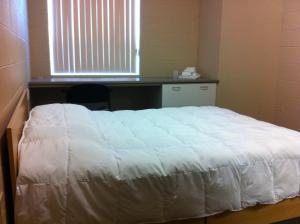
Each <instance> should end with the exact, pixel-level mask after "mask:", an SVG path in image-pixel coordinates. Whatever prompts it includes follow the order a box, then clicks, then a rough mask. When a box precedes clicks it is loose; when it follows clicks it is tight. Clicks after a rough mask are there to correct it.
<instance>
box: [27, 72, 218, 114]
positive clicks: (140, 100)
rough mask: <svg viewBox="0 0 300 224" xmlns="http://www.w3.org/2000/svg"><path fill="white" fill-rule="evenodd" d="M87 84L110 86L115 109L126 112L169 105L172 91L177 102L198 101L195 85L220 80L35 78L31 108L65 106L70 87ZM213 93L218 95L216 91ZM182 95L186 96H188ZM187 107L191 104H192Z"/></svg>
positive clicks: (214, 83)
mask: <svg viewBox="0 0 300 224" xmlns="http://www.w3.org/2000/svg"><path fill="white" fill-rule="evenodd" d="M86 83H97V84H103V85H106V86H108V87H109V88H110V89H111V103H112V109H113V110H123V109H146V108H160V107H161V106H168V105H169V104H168V102H169V99H171V98H172V97H173V95H172V93H171V92H174V94H176V95H174V96H175V97H176V98H177V99H181V101H185V99H189V100H191V99H195V93H193V92H191V88H190V87H192V85H193V86H194V88H195V85H196V86H197V85H201V84H211V85H214V86H216V84H217V83H218V80H213V79H205V78H199V79H196V80H186V79H173V78H171V77H136V76H133V77H128V76H126V77H125V76H124V77H121V76H118V77H45V78H44V77H43V78H35V79H32V80H30V82H29V90H30V99H31V105H32V106H37V105H41V104H47V103H64V102H65V101H66V99H65V94H66V91H67V89H68V88H70V87H71V86H73V85H78V84H86ZM174 85H176V86H174ZM202 88H203V87H202ZM198 89H199V88H198ZM186 90H188V91H186ZM212 91H214V92H215V88H214V90H212ZM182 92H184V93H185V96H184V94H183V93H182ZM187 92H189V94H194V96H193V97H190V96H186V94H187ZM170 94H171V95H170ZM196 94H197V93H196ZM214 95H215V93H214ZM214 97H215V96H214ZM196 98H197V97H196ZM171 101H172V102H170V103H171V104H170V105H169V106H176V101H174V100H171ZM192 104H193V103H192ZM187 105H189V103H188V104H187ZM179 106H180V105H179Z"/></svg>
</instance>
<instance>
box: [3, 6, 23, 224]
mask: <svg viewBox="0 0 300 224" xmlns="http://www.w3.org/2000/svg"><path fill="white" fill-rule="evenodd" d="M27 55H28V36H27V10H26V0H0V90H1V94H0V141H1V145H0V157H1V158H0V161H3V158H2V156H3V151H4V150H5V149H4V147H3V144H2V143H3V139H4V138H5V136H4V130H5V127H6V126H7V122H8V120H9V118H10V115H11V112H12V110H13V108H14V107H15V105H16V102H17V100H18V97H19V96H20V93H21V91H22V90H23V88H24V85H25V82H26V77H27V76H28V75H29V67H28V60H29V58H28V57H27ZM3 169H5V170H7V167H6V168H3V165H2V164H1V165H0V192H3ZM6 196H7V195H6ZM2 203H3V202H2ZM2 203H1V206H2V208H5V206H4V205H3V204H2ZM3 206H4V207H3ZM1 213H2V215H3V217H2V218H4V219H5V214H3V211H1ZM3 223H5V222H3Z"/></svg>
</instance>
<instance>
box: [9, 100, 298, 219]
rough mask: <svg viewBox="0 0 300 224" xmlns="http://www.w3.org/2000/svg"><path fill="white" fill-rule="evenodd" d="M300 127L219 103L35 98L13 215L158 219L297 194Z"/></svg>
mask: <svg viewBox="0 0 300 224" xmlns="http://www.w3.org/2000/svg"><path fill="white" fill-rule="evenodd" d="M299 170H300V134H299V133H298V132H296V131H292V130H288V129H285V128H282V127H278V126H275V125H272V124H269V123H265V122H262V121H258V120H255V119H253V118H250V117H247V116H243V115H240V114H238V113H235V112H233V111H230V110H227V109H222V108H218V107H182V108H163V109H150V110H140V111H116V112H108V111H102V112H95V111H94V112H92V111H89V110H88V109H86V108H84V107H82V106H78V105H71V104H52V105H44V106H39V107H35V108H34V109H33V110H32V111H31V113H30V118H29V120H28V121H27V123H26V125H25V128H24V131H23V136H22V139H21V141H20V143H19V175H18V178H17V192H16V203H15V220H16V223H22V224H27V223H28V224H29V223H30V224H34V223H51V224H52V223H64V224H66V223H72V224H73V223H152V222H165V221H169V220H176V219H187V218H199V217H205V216H209V215H213V214H217V213H220V212H223V211H226V210H230V211H239V210H241V209H243V208H246V207H249V206H254V205H256V204H273V203H277V202H279V201H281V200H283V199H285V198H291V197H296V196H298V195H299V189H300V171H299Z"/></svg>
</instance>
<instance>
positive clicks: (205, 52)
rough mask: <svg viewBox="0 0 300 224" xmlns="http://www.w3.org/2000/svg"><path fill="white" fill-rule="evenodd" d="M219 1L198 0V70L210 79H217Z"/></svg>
mask: <svg viewBox="0 0 300 224" xmlns="http://www.w3.org/2000/svg"><path fill="white" fill-rule="evenodd" d="M222 4H223V2H222V1H221V0H200V19H199V53H198V66H197V67H198V70H199V71H200V73H201V74H203V75H206V76H208V77H210V78H215V79H217V78H218V74H219V62H220V61H219V59H220V43H221V25H222Z"/></svg>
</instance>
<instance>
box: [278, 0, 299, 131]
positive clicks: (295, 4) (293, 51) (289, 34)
mask: <svg viewBox="0 0 300 224" xmlns="http://www.w3.org/2000/svg"><path fill="white" fill-rule="evenodd" d="M279 66H280V67H279V75H278V89H277V103H276V109H275V113H276V123H278V124H280V125H283V126H286V127H289V128H293V129H295V130H298V131H300V116H299V115H300V1H299V0H283V12H282V33H281V42H280V63H279Z"/></svg>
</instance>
